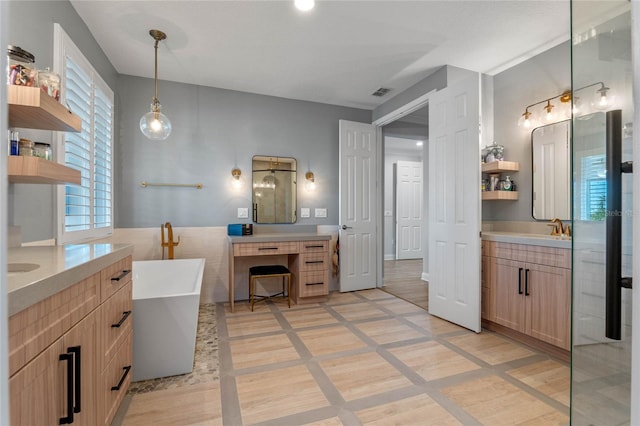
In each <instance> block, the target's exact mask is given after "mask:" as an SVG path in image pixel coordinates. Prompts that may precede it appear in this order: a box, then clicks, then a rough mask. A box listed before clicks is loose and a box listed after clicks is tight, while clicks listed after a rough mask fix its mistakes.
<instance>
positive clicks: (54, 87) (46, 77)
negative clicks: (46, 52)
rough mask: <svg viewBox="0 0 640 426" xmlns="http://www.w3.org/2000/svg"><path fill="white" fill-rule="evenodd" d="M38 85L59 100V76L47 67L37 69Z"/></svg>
mask: <svg viewBox="0 0 640 426" xmlns="http://www.w3.org/2000/svg"><path fill="white" fill-rule="evenodd" d="M38 85H39V86H40V89H42V91H43V92H44V93H46V94H47V95H49V96H51V97H52V98H53V99H55V100H56V101H58V102H60V76H59V75H58V74H56V73H54V72H51V70H50V69H49V67H47V68H45V69H44V70H41V71H38Z"/></svg>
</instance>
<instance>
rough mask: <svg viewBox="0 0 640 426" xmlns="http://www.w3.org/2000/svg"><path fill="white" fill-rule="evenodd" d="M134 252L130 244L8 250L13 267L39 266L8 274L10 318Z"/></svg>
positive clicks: (71, 245) (36, 247)
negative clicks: (18, 265)
mask: <svg viewBox="0 0 640 426" xmlns="http://www.w3.org/2000/svg"><path fill="white" fill-rule="evenodd" d="M132 253H133V246H132V245H130V244H102V243H99V244H98V243H97V244H70V245H65V246H35V247H16V248H10V249H8V263H9V265H11V264H15V263H35V264H37V265H39V267H38V268H37V269H34V270H33V271H29V272H13V273H8V274H7V275H8V289H9V316H11V315H13V314H15V313H17V312H20V311H21V310H23V309H25V308H28V307H29V306H31V305H33V304H35V303H37V302H39V301H41V300H44V299H46V298H47V297H49V296H52V295H54V294H56V293H58V292H60V291H62V290H64V289H65V288H67V287H70V286H71V285H73V284H76V283H77V282H79V281H82V280H84V279H85V278H88V277H90V276H91V275H93V274H95V273H96V272H98V271H100V270H102V269H104V268H105V267H107V266H109V265H111V264H112V263H114V262H117V261H118V260H120V259H123V258H125V257H126V256H129V255H130V254H132Z"/></svg>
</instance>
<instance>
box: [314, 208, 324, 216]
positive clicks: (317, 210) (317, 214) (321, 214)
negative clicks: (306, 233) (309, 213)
mask: <svg viewBox="0 0 640 426" xmlns="http://www.w3.org/2000/svg"><path fill="white" fill-rule="evenodd" d="M316 217H327V209H316Z"/></svg>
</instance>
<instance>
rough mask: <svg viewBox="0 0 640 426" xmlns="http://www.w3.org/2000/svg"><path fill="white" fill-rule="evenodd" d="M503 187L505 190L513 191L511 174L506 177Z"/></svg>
mask: <svg viewBox="0 0 640 426" xmlns="http://www.w3.org/2000/svg"><path fill="white" fill-rule="evenodd" d="M502 189H503V190H505V191H511V178H510V177H509V176H507V177H505V178H504V182H503V184H502Z"/></svg>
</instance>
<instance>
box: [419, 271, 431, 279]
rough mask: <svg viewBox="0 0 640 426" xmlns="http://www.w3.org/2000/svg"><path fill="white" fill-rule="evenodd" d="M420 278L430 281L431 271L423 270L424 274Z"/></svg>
mask: <svg viewBox="0 0 640 426" xmlns="http://www.w3.org/2000/svg"><path fill="white" fill-rule="evenodd" d="M420 279H421V280H422V281H429V273H428V272H423V273H422V275H421V276H420Z"/></svg>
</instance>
